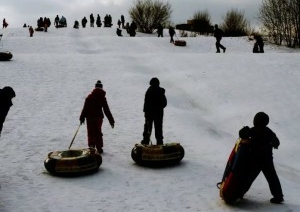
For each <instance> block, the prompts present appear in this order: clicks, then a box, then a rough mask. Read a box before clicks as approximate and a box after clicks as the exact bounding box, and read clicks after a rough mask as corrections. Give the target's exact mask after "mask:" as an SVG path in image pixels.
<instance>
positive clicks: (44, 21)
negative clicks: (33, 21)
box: [37, 17, 51, 32]
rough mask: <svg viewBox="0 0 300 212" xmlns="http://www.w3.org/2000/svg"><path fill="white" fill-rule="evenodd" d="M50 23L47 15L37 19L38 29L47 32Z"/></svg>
mask: <svg viewBox="0 0 300 212" xmlns="http://www.w3.org/2000/svg"><path fill="white" fill-rule="evenodd" d="M50 25H51V20H50V18H47V17H44V18H42V17H40V18H39V19H38V20H37V27H38V29H42V30H44V32H47V30H48V27H50Z"/></svg>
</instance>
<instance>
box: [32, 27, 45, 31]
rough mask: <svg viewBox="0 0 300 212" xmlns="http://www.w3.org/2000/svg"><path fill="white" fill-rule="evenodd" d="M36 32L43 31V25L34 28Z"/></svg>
mask: <svg viewBox="0 0 300 212" xmlns="http://www.w3.org/2000/svg"><path fill="white" fill-rule="evenodd" d="M34 30H35V31H37V32H43V31H44V27H37V28H35V29H34Z"/></svg>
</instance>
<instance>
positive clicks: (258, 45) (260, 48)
mask: <svg viewBox="0 0 300 212" xmlns="http://www.w3.org/2000/svg"><path fill="white" fill-rule="evenodd" d="M254 39H255V41H256V42H255V43H254V47H253V53H264V41H263V39H262V37H261V36H260V35H254Z"/></svg>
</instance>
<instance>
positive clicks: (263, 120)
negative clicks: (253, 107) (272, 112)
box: [253, 112, 269, 127]
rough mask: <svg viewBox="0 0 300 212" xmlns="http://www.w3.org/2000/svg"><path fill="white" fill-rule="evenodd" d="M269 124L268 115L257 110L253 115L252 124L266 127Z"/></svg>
mask: <svg viewBox="0 0 300 212" xmlns="http://www.w3.org/2000/svg"><path fill="white" fill-rule="evenodd" d="M268 124H269V116H268V115H267V114H265V113H264V112H259V113H257V114H256V115H255V116H254V119H253V125H254V126H255V127H266V126H267V125H268Z"/></svg>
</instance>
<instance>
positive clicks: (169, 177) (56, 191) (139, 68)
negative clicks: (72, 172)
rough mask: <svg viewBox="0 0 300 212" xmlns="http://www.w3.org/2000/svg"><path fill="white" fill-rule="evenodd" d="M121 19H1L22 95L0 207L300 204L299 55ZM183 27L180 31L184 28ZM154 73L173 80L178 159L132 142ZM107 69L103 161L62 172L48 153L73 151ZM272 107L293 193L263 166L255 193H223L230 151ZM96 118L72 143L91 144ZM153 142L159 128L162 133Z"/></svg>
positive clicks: (7, 69)
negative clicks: (169, 161) (34, 28)
mask: <svg viewBox="0 0 300 212" xmlns="http://www.w3.org/2000/svg"><path fill="white" fill-rule="evenodd" d="M115 31H116V28H84V29H83V28H80V29H78V30H76V29H73V28H61V29H55V28H53V27H50V28H49V29H48V32H46V33H45V32H35V33H34V36H33V37H29V32H28V29H27V28H14V29H13V28H7V29H1V31H0V34H1V33H3V38H2V40H1V41H2V42H3V47H2V49H0V50H3V51H4V50H8V51H11V52H12V53H13V58H12V60H11V61H8V62H1V63H0V87H1V88H3V87H4V86H12V87H13V88H14V90H15V92H16V97H15V98H14V99H13V104H14V105H13V106H12V107H11V109H10V111H9V114H8V116H7V118H6V121H5V123H4V127H3V131H2V135H1V137H0V157H1V162H0V163H1V168H0V184H1V189H0V211H1V212H24V211H28V212H29V211H30V212H59V211H61V212H81V211H91V212H92V211H113V212H119V211H130V212H131V211H132V212H135V211H152V212H160V211H162V212H165V211H170V212H171V211H172V212H174V211H176V212H182V211H191V212H194V211H203V212H207V211H213V212H226V211H260V212H271V211H272V212H274V211H275V212H276V211H277V212H292V211H294V212H298V211H300V203H299V191H300V165H299V161H300V154H299V152H300V145H299V138H298V136H299V135H298V133H299V123H300V110H299V105H300V92H299V90H300V83H299V82H300V71H299V67H300V60H299V59H300V54H299V51H298V50H294V49H287V48H284V47H277V46H274V45H271V44H269V43H266V45H265V53H264V54H253V53H252V47H253V43H254V41H250V40H249V39H248V38H246V37H243V38H223V39H222V41H221V43H222V44H223V45H224V46H226V47H227V50H226V53H225V54H223V53H221V54H216V53H215V51H216V49H215V38H214V37H212V36H197V37H185V38H181V37H179V38H177V37H175V39H183V40H185V41H186V42H187V46H185V47H178V46H175V45H173V44H170V42H169V40H170V38H169V36H168V34H167V30H165V32H164V37H163V38H158V37H157V36H156V35H145V34H141V33H137V36H136V37H129V36H128V35H127V33H126V31H125V30H123V31H122V33H123V35H124V36H123V37H118V36H117V35H116V32H115ZM177 35H179V33H177ZM152 77H158V78H159V80H160V84H161V87H163V88H165V89H166V97H167V99H168V106H167V107H166V109H165V114H164V137H165V138H164V142H165V143H169V142H180V144H181V145H182V146H183V147H184V149H185V157H184V158H183V160H182V161H181V163H180V164H178V165H177V166H172V167H165V168H156V169H153V168H147V167H141V166H138V165H136V164H135V163H134V161H133V160H132V158H131V150H132V148H133V147H134V145H135V144H136V143H139V142H140V141H141V139H142V131H143V124H144V114H143V110H142V109H143V103H144V95H145V92H146V90H147V88H148V87H149V81H150V79H151V78H152ZM97 80H101V81H102V83H103V85H104V89H105V91H106V92H107V100H108V104H109V106H110V109H111V112H112V114H113V116H114V118H115V121H116V124H115V128H114V129H112V128H111V127H110V125H109V123H108V120H107V119H105V120H104V123H103V132H104V153H103V154H102V159H103V163H102V165H101V166H100V169H99V171H98V172H96V173H94V174H91V175H86V176H81V177H72V178H66V177H55V176H52V175H51V174H49V173H48V172H47V171H46V170H45V167H44V160H45V159H46V157H47V155H48V153H49V152H51V151H54V150H67V149H68V147H69V145H70V142H71V140H72V138H73V136H74V133H75V131H76V129H77V128H78V126H79V115H80V112H81V109H82V107H83V103H84V100H85V97H86V96H87V95H88V94H89V93H90V92H91V91H92V89H93V88H94V84H95V83H96V81H97ZM259 111H264V112H266V113H267V114H268V115H269V116H270V123H269V127H270V128H271V129H272V130H273V131H274V132H275V133H276V134H277V136H278V138H279V139H280V141H281V145H280V147H279V149H278V150H274V151H273V153H274V163H275V167H276V170H277V172H278V176H279V179H280V181H281V184H282V188H283V192H284V198H285V202H284V204H281V205H274V204H271V203H270V202H269V199H270V198H271V197H272V196H271V193H270V190H269V187H268V184H267V181H266V180H265V178H264V176H263V175H262V174H260V175H259V177H258V178H257V179H256V180H255V181H254V183H253V185H252V187H251V189H250V190H249V192H248V193H247V194H246V195H245V199H244V200H243V201H242V202H240V203H239V204H237V205H235V206H229V205H226V204H225V203H224V201H223V200H222V199H221V198H220V197H219V190H218V188H217V187H216V184H217V182H219V181H220V180H221V178H222V175H223V171H224V168H225V164H226V161H227V159H228V156H229V153H230V151H231V149H232V147H233V145H234V143H235V141H236V139H237V138H238V131H239V129H241V128H242V127H243V126H246V125H248V126H252V120H253V117H254V115H255V114H256V113H257V112H259ZM86 134H87V132H86V125H82V126H81V127H80V129H79V132H78V134H77V136H76V138H75V140H74V143H73V145H72V148H73V149H78V148H85V147H87V135H86ZM151 139H152V142H153V143H155V142H156V141H155V138H154V136H153V135H152V137H151Z"/></svg>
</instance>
